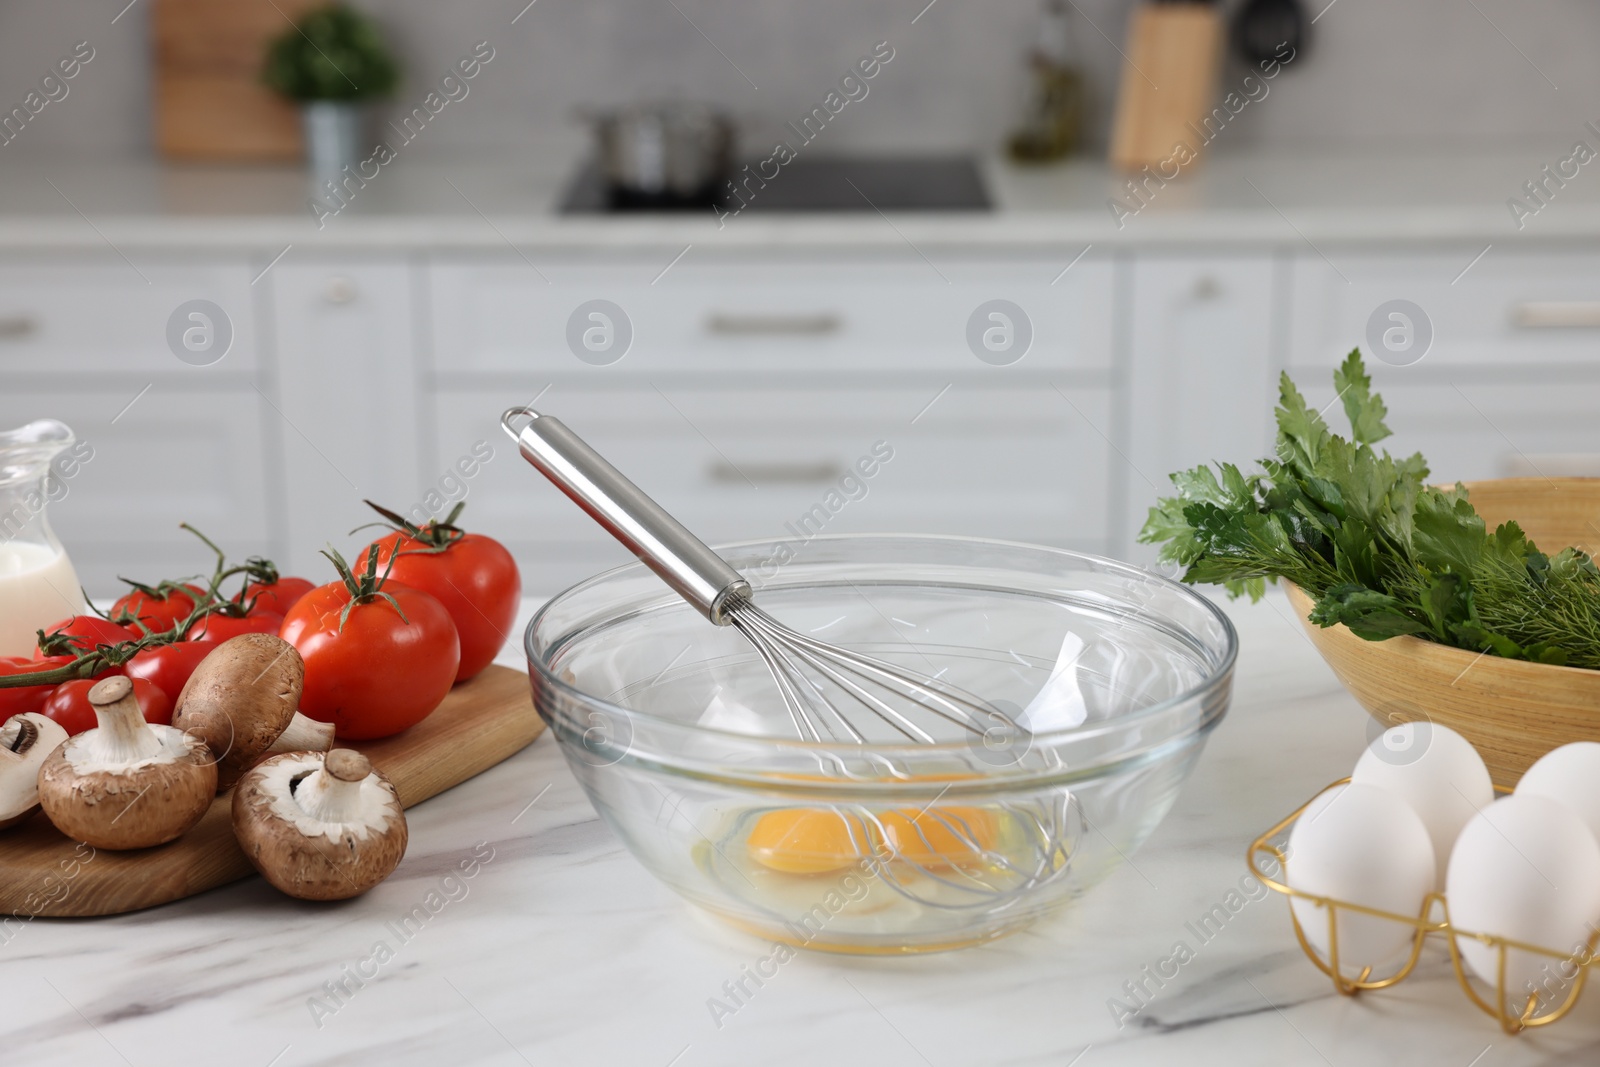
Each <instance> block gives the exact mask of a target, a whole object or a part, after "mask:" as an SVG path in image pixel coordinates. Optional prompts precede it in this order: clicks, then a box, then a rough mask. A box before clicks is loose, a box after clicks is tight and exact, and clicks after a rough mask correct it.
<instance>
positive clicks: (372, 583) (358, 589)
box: [322, 545, 411, 633]
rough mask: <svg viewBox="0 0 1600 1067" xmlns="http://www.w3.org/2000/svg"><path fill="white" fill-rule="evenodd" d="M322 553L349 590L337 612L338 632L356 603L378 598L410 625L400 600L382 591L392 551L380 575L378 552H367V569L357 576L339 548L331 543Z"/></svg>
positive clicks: (389, 567)
mask: <svg viewBox="0 0 1600 1067" xmlns="http://www.w3.org/2000/svg"><path fill="white" fill-rule="evenodd" d="M322 554H323V555H324V556H326V557H327V559H328V561H329V562H330V563H332V564H333V566H334V569H335V570H337V571H338V572H339V578H340V580H342V581H343V582H344V587H345V588H346V589H348V590H349V591H350V601H349V603H347V604H345V606H344V610H343V611H341V612H339V632H340V633H343V632H344V624H345V622H346V621H348V620H349V618H350V612H351V610H352V609H354V608H355V606H356V605H357V604H362V603H369V602H371V601H373V600H379V599H381V600H386V601H388V602H389V605H390V606H391V607H393V608H394V610H395V613H396V614H398V615H399V616H400V618H401V619H402V620H403V621H404V622H405V624H406V625H407V626H410V625H411V620H410V619H407V618H406V613H405V611H404V610H402V609H401V607H400V602H399V601H398V600H396V599H395V598H394V597H393V596H391V595H390V594H388V593H386V592H384V591H383V583H384V582H386V581H388V580H389V571H390V569H391V568H392V567H393V566H394V554H393V553H391V554H390V556H389V562H388V564H387V565H386V566H385V567H384V568H383V574H382V575H381V576H380V575H379V574H378V553H377V552H375V551H374V552H368V553H367V569H366V571H365V573H363V574H361V575H359V576H358V575H356V573H355V572H354V571H353V570H351V569H350V564H349V563H346V562H345V558H344V557H343V556H341V555H339V550H338V549H337V548H334V547H333V546H332V545H329V546H328V547H327V548H326V549H324V550H323V553H322Z"/></svg>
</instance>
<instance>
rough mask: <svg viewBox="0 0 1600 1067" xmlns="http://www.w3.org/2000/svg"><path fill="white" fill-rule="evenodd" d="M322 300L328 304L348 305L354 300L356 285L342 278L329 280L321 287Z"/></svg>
mask: <svg viewBox="0 0 1600 1067" xmlns="http://www.w3.org/2000/svg"><path fill="white" fill-rule="evenodd" d="M322 298H323V299H324V300H326V301H327V302H328V303H330V304H348V303H350V302H351V301H352V300H354V299H355V298H356V283H355V282H353V281H351V280H350V279H349V278H344V277H333V278H329V279H328V283H327V284H326V285H324V286H323V287H322Z"/></svg>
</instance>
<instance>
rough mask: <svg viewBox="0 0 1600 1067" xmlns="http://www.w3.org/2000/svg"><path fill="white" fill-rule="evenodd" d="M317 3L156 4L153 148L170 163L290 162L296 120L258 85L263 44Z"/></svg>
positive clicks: (227, 0)
mask: <svg viewBox="0 0 1600 1067" xmlns="http://www.w3.org/2000/svg"><path fill="white" fill-rule="evenodd" d="M318 2H319V0H156V4H155V9H154V11H153V12H152V14H151V33H150V36H151V39H152V41H153V42H154V44H155V82H156V84H155V103H156V143H157V144H158V145H159V146H160V148H161V153H162V154H163V155H165V156H167V157H168V158H170V159H190V160H215V161H221V162H268V161H273V160H295V159H299V158H300V156H301V155H302V152H303V149H302V145H301V137H300V112H299V110H298V109H297V108H296V107H295V106H294V105H293V104H291V103H289V102H288V101H286V100H284V99H283V98H281V97H279V96H278V95H277V94H276V93H274V92H272V90H270V89H268V88H267V87H266V86H265V85H262V84H261V66H262V63H263V61H264V60H265V58H266V54H267V44H268V42H270V41H271V40H272V39H273V38H275V37H277V36H279V35H280V34H282V33H284V31H286V30H290V29H292V28H293V25H294V24H293V22H292V21H291V20H292V19H294V18H297V17H298V16H299V15H300V14H301V12H303V11H305V10H307V9H308V8H311V7H313V6H315V5H316V4H317V3H318Z"/></svg>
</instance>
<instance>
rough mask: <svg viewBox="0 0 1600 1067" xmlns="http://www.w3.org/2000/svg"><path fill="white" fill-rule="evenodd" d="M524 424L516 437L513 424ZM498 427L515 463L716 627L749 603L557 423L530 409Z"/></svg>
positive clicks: (740, 582) (724, 572) (655, 508)
mask: <svg viewBox="0 0 1600 1067" xmlns="http://www.w3.org/2000/svg"><path fill="white" fill-rule="evenodd" d="M522 416H526V417H527V419H528V421H527V423H526V424H525V425H523V426H522V427H521V428H520V429H518V428H517V426H516V425H514V423H515V422H516V421H517V420H518V419H519V418H520V417H522ZM500 425H501V427H502V428H503V429H504V430H505V432H506V433H507V434H508V435H509V436H510V437H511V438H512V439H513V440H514V441H516V442H517V446H518V448H520V449H521V450H522V458H523V459H525V460H527V461H528V462H529V463H531V464H533V465H534V466H535V467H536V468H538V470H539V473H541V474H543V475H544V476H545V477H546V478H549V479H550V480H551V481H552V482H554V483H555V485H556V488H558V489H560V490H561V491H562V492H563V493H566V494H567V496H569V497H571V498H572V500H573V502H574V503H576V504H577V505H578V506H579V507H581V508H582V509H583V510H584V511H586V512H588V513H589V517H590V518H592V519H594V520H595V521H596V522H598V523H599V524H600V525H601V526H603V527H605V529H606V531H607V532H608V533H610V534H611V536H612V537H615V538H616V539H617V540H618V541H621V542H622V543H623V544H624V545H626V546H627V548H628V550H629V551H630V552H632V553H633V554H634V555H636V556H638V557H639V559H641V560H642V561H643V562H644V563H645V565H646V566H648V567H649V568H650V569H651V570H653V571H655V572H656V574H658V575H660V576H661V579H662V581H664V582H666V583H667V584H668V585H669V586H671V587H672V588H673V590H674V591H675V592H676V593H677V594H678V595H679V596H681V597H683V599H685V600H687V601H688V602H689V603H690V604H692V605H694V607H695V610H697V611H699V612H700V613H701V614H702V615H704V616H705V617H706V618H708V619H710V620H711V621H712V622H714V623H716V624H717V625H718V626H726V625H727V624H728V621H729V620H728V619H727V618H726V617H725V616H724V614H723V610H724V609H725V608H727V607H729V606H730V605H731V603H732V602H733V601H736V600H739V599H742V598H745V597H748V596H749V595H750V583H749V582H746V581H745V580H744V578H743V576H741V575H740V574H739V572H738V571H736V570H734V569H733V568H732V567H730V566H728V564H727V562H726V561H725V560H724V559H723V558H722V557H721V556H719V555H717V554H716V553H715V552H713V551H712V550H711V549H710V548H709V547H708V546H707V545H706V543H705V542H704V541H701V540H700V539H699V538H698V537H696V536H695V535H694V534H692V533H690V532H689V531H688V529H687V528H685V527H684V525H683V524H682V523H680V522H679V521H678V520H677V519H675V518H673V517H672V516H671V515H670V514H668V513H667V511H666V509H665V508H663V507H662V506H661V505H660V504H657V503H656V502H655V501H654V500H651V499H650V498H649V497H648V496H646V495H645V493H644V490H642V489H640V488H639V487H638V486H637V485H634V484H633V483H632V482H630V481H629V480H628V479H627V477H626V476H625V475H623V473H622V472H621V471H619V470H617V468H615V467H613V466H612V465H611V464H610V463H608V462H607V461H606V459H605V457H604V456H602V455H600V453H598V452H596V451H595V450H594V449H592V448H590V447H589V445H588V444H587V443H586V442H585V441H584V440H583V438H581V437H579V436H578V435H577V434H575V433H573V432H572V431H571V430H569V429H567V427H566V426H565V425H563V424H562V422H561V421H560V420H559V419H556V418H553V417H552V416H549V415H541V414H539V413H538V412H537V411H534V410H533V409H532V408H512V409H511V410H509V411H507V412H506V413H505V414H504V415H502V416H501V418H500Z"/></svg>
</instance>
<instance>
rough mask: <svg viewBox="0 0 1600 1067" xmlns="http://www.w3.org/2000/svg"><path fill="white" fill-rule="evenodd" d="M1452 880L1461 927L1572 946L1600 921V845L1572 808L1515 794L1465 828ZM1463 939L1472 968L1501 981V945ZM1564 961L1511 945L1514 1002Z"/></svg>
mask: <svg viewBox="0 0 1600 1067" xmlns="http://www.w3.org/2000/svg"><path fill="white" fill-rule="evenodd" d="M1446 886H1447V888H1446V896H1447V898H1448V899H1449V902H1450V922H1451V924H1452V925H1453V926H1455V927H1456V928H1457V929H1459V930H1466V931H1470V932H1472V933H1478V934H1493V935H1496V936H1498V937H1506V938H1510V939H1511V940H1513V941H1522V942H1525V943H1526V944H1530V945H1540V946H1542V947H1544V948H1548V949H1552V950H1554V951H1557V952H1568V951H1571V950H1572V949H1573V948H1574V947H1575V946H1577V945H1578V944H1580V943H1582V942H1583V941H1585V940H1586V939H1587V938H1588V936H1589V931H1590V929H1591V927H1592V925H1593V924H1595V923H1597V922H1600V844H1596V843H1595V839H1594V835H1593V834H1591V833H1590V832H1589V828H1588V826H1586V825H1585V824H1584V821H1583V819H1582V818H1580V817H1579V816H1578V814H1577V813H1576V812H1574V811H1573V810H1572V809H1570V808H1568V807H1566V806H1565V805H1563V804H1559V803H1557V802H1556V801H1554V800H1550V799H1548V798H1546V797H1542V796H1535V795H1533V794H1522V793H1516V794H1513V795H1512V796H1508V797H1502V798H1500V799H1499V800H1497V801H1495V802H1494V803H1493V804H1491V805H1490V806H1489V807H1487V808H1485V809H1484V810H1483V811H1481V812H1479V813H1478V814H1477V815H1476V816H1475V817H1474V818H1473V819H1472V821H1471V822H1469V823H1468V824H1467V828H1466V829H1465V830H1463V831H1461V836H1460V838H1459V839H1457V841H1456V847H1455V852H1454V854H1453V855H1452V856H1451V857H1450V875H1449V878H1448V880H1447V882H1446ZM1456 943H1457V945H1459V946H1460V949H1461V955H1462V956H1463V957H1464V958H1465V959H1466V961H1467V965H1468V966H1469V967H1471V968H1472V970H1473V972H1474V973H1475V974H1477V976H1478V977H1479V978H1482V979H1483V980H1484V981H1486V982H1488V983H1489V984H1490V985H1493V984H1495V980H1496V972H1497V968H1498V967H1499V949H1498V948H1491V947H1490V946H1488V945H1485V944H1483V943H1482V942H1481V941H1476V940H1473V939H1472V938H1458V939H1457V941H1456ZM1561 966H1562V963H1561V961H1560V960H1557V959H1552V958H1550V957H1546V956H1538V955H1535V954H1533V953H1531V952H1524V951H1523V950H1521V949H1507V950H1506V986H1505V988H1506V992H1507V993H1508V994H1509V997H1508V1000H1509V1003H1510V1004H1511V1005H1513V1006H1516V1005H1520V1003H1522V1002H1524V1001H1525V1000H1526V996H1527V994H1528V992H1531V991H1532V990H1533V989H1535V988H1537V987H1539V986H1540V985H1542V984H1543V983H1544V981H1545V979H1546V978H1547V977H1549V976H1550V975H1559V972H1560V969H1561ZM1558 980H1559V978H1558Z"/></svg>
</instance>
